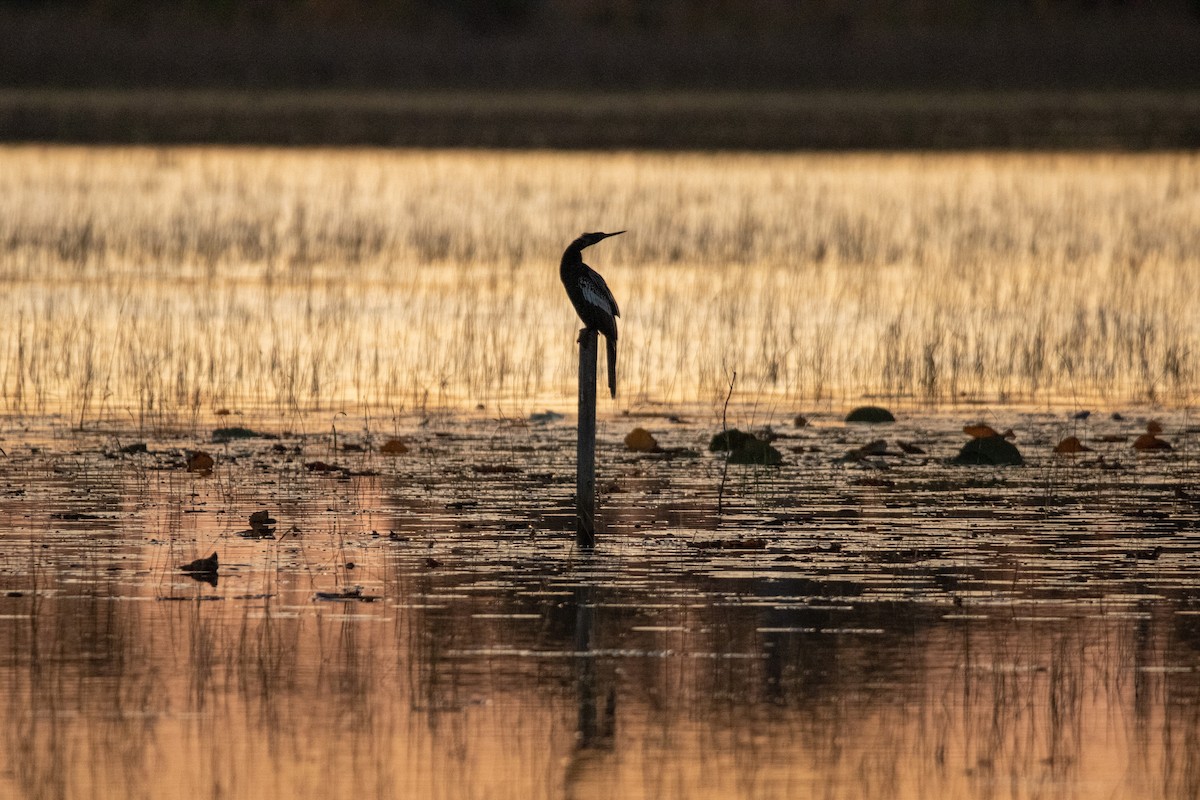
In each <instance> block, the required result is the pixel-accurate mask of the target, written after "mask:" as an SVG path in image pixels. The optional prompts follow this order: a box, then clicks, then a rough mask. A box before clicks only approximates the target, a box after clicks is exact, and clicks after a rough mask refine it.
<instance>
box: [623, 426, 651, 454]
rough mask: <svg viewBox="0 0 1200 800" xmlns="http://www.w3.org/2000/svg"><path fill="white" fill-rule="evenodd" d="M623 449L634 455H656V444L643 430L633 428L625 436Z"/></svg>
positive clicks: (646, 431)
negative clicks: (630, 451)
mask: <svg viewBox="0 0 1200 800" xmlns="http://www.w3.org/2000/svg"><path fill="white" fill-rule="evenodd" d="M625 447H626V448H628V449H629V450H632V451H633V452H635V453H656V452H658V449H659V447H658V442H657V441H655V439H654V437H653V436H652V435H651V434H650V431H648V430H646V429H645V428H634V429H633V430H631V431H630V432H629V433H628V434H627V435H626V436H625Z"/></svg>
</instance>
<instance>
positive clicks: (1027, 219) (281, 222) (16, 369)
mask: <svg viewBox="0 0 1200 800" xmlns="http://www.w3.org/2000/svg"><path fill="white" fill-rule="evenodd" d="M604 228H629V229H630V231H631V232H630V234H629V235H627V236H624V237H621V239H620V240H614V244H613V245H609V246H608V247H607V249H602V250H596V251H592V252H590V253H589V255H590V256H591V259H590V261H591V263H592V264H593V265H594V266H597V267H599V268H600V269H601V271H602V272H603V273H604V274H605V275H606V277H607V278H608V281H609V283H610V285H611V286H612V287H613V289H614V292H615V293H616V295H617V297H618V298H619V300H620V301H621V304H622V309H623V311H624V316H623V321H624V327H623V329H622V335H621V377H620V388H621V397H620V405H621V406H622V407H627V406H629V405H631V404H638V403H648V402H672V403H701V404H704V405H707V406H708V407H711V408H713V409H717V408H719V404H720V401H721V400H722V399H723V397H724V393H725V390H726V388H727V387H726V383H727V380H726V376H727V375H728V374H729V373H731V372H732V371H734V370H736V371H737V372H738V374H739V394H743V395H745V396H747V397H754V398H765V399H767V400H769V401H771V402H777V403H793V404H801V403H803V404H813V403H817V404H838V403H849V402H852V401H853V400H856V399H857V398H860V397H861V396H863V395H871V396H882V397H887V398H891V399H892V400H893V401H894V402H912V403H933V404H947V403H956V402H960V401H988V402H1037V403H1043V402H1047V403H1059V402H1063V403H1081V402H1087V401H1089V400H1095V399H1101V400H1107V401H1111V402H1128V401H1141V402H1151V403H1166V404H1170V405H1186V404H1188V403H1190V402H1192V401H1194V399H1195V393H1196V388H1197V386H1196V378H1197V375H1196V366H1195V354H1196V352H1197V347H1198V335H1200V330H1198V328H1200V316H1198V315H1196V314H1195V313H1194V309H1193V305H1194V302H1195V301H1194V298H1195V297H1197V296H1200V272H1198V271H1197V269H1196V267H1197V260H1198V256H1197V254H1198V253H1200V159H1197V158H1196V157H1195V156H1193V155H1185V154H1165V155H1128V156H1117V155H1086V156H1085V155H1037V156H1027V155H1003V154H975V155H936V156H934V155H931V156H919V155H839V156H823V155H738V154H725V155H689V154H681V155H648V154H633V153H617V154H552V153H536V152H535V153H497V152H448V151H398V152H394V151H382V150H362V151H322V150H302V151H284V150H230V149H152V148H129V149H100V148H44V147H8V148H5V149H3V150H0V254H2V255H0V282H2V283H3V285H4V291H3V293H2V294H0V316H2V317H3V318H4V319H5V320H7V321H8V324H6V325H5V328H4V331H3V333H0V396H2V400H0V402H3V404H4V407H5V408H6V409H7V410H8V411H10V412H63V413H66V414H68V415H69V417H70V418H71V420H72V421H73V423H74V424H77V425H87V424H89V423H90V422H94V421H96V420H101V419H105V418H121V419H123V420H125V421H134V422H136V423H137V424H139V425H144V426H154V425H163V424H175V423H178V422H180V421H186V420H195V419H197V418H199V417H201V416H203V415H207V414H209V413H212V412H214V411H216V410H219V409H226V408H228V409H234V410H240V409H251V408H253V409H262V410H265V411H271V412H274V413H277V414H282V415H285V416H286V415H287V414H296V413H300V412H303V411H310V410H317V411H324V410H330V409H332V410H338V409H343V408H352V409H354V410H356V411H368V410H370V409H375V410H376V411H377V412H384V413H391V414H393V415H394V414H396V413H400V412H403V411H409V410H420V411H425V410H428V409H430V408H439V407H441V408H445V407H451V408H454V407H458V408H463V407H472V406H474V405H476V404H483V405H484V406H485V407H487V408H491V409H497V410H499V411H500V412H501V413H512V412H514V411H516V412H518V413H520V412H521V411H522V410H527V409H530V408H534V407H535V406H540V405H545V406H551V407H554V406H557V407H567V406H569V404H570V398H571V397H573V393H574V369H575V365H574V353H573V347H574V340H575V335H574V332H575V329H576V326H577V321H576V320H575V319H574V317H573V315H572V313H571V309H570V305H569V304H568V303H566V302H565V299H564V298H563V297H562V296H561V295H562V289H561V287H560V286H559V284H558V278H557V275H556V270H555V267H556V266H557V260H558V256H559V254H560V252H561V249H562V247H563V246H564V244H565V242H567V241H568V240H569V239H570V238H571V237H572V236H574V235H575V234H576V233H578V232H579V231H582V230H594V229H604Z"/></svg>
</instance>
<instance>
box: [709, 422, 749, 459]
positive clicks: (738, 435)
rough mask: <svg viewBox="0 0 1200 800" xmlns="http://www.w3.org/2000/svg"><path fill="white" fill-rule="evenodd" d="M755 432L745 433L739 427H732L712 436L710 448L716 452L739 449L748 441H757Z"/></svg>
mask: <svg viewBox="0 0 1200 800" xmlns="http://www.w3.org/2000/svg"><path fill="white" fill-rule="evenodd" d="M756 441H758V440H757V439H755V438H754V435H753V434H750V433H743V432H742V431H739V430H738V429H737V428H730V429H729V430H727V431H721V432H720V433H718V434H717V435H716V436H714V437H713V438H712V441H710V442H709V443H708V449H709V450H711V451H712V452H714V453H716V452H719V451H721V450H738V449H740V448H741V447H742V446H743V445H745V444H746V442H756Z"/></svg>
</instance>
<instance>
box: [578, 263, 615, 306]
mask: <svg viewBox="0 0 1200 800" xmlns="http://www.w3.org/2000/svg"><path fill="white" fill-rule="evenodd" d="M584 270H585V271H584V273H583V280H582V281H580V284H581V287H580V288H582V289H583V296H584V298H586V299H587V301H588V302H589V303H591V304H592V305H594V306H596V307H597V308H602V309H604V310H605V311H607V312H608V313H609V314H612V315H613V316H614V317H619V316H621V309H620V307H618V306H617V298H615V297H613V293H612V290H611V289H609V288H608V284H607V283H605V282H604V278H603V277H602V276H601V275H600V273H599V272H596V270H594V269H592V268H591V267H589V266H587V265H586V264H584Z"/></svg>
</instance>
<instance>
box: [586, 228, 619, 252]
mask: <svg viewBox="0 0 1200 800" xmlns="http://www.w3.org/2000/svg"><path fill="white" fill-rule="evenodd" d="M624 232H625V231H615V232H613V233H600V232H599V231H597V232H595V233H584V234H580V236H579V238H578V239H576V240H575V241H576V242H578V243H579V249H580V250H582V249H583V248H585V247H591V246H592V245H594V244H595V243H596V242H599V241H601V240H603V239H607V238H608V237H610V236H620V235H621V234H622V233H624Z"/></svg>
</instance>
